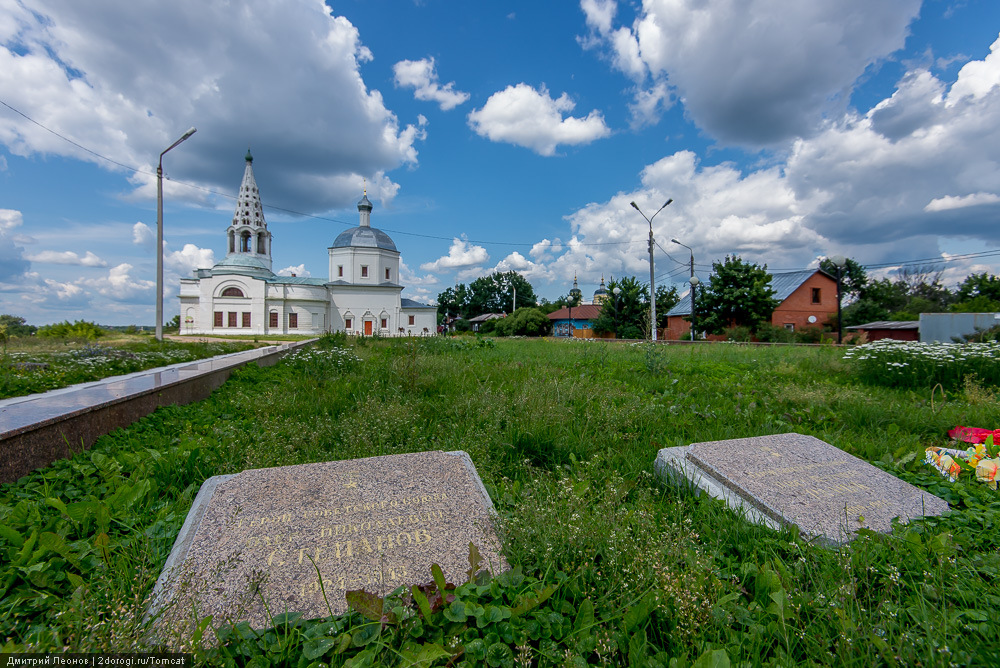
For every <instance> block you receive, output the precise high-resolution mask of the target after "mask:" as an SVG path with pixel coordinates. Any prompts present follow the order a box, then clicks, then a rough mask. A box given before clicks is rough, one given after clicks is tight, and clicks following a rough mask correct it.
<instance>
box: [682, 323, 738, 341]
mask: <svg viewBox="0 0 1000 668" xmlns="http://www.w3.org/2000/svg"><path fill="white" fill-rule="evenodd" d="M722 333H723V334H725V336H726V341H741V342H743V343H746V342H748V341H750V340H752V338H753V332H751V331H750V328H749V327H744V326H742V325H737V326H736V327H728V328H726V329H725V330H723V332H722ZM688 338H690V337H688Z"/></svg>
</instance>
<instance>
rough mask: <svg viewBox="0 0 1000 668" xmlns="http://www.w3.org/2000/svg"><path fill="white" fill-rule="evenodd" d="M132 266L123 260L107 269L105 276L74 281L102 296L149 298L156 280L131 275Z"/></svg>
mask: <svg viewBox="0 0 1000 668" xmlns="http://www.w3.org/2000/svg"><path fill="white" fill-rule="evenodd" d="M132 270H133V267H132V265H130V264H129V263H127V262H123V263H121V264H119V265H117V266H115V267H112V268H111V269H110V270H109V271H108V275H107V276H101V277H98V278H82V279H80V280H78V281H75V287H76V288H81V289H83V288H89V289H90V290H92V291H94V292H96V293H97V294H99V295H102V296H104V297H110V298H113V299H116V300H119V301H126V302H134V301H136V299H137V298H139V299H140V300H145V299H149V298H151V297H152V295H153V293H154V292H155V290H154V289H155V288H156V282H155V281H148V280H145V279H140V278H134V277H133V276H132Z"/></svg>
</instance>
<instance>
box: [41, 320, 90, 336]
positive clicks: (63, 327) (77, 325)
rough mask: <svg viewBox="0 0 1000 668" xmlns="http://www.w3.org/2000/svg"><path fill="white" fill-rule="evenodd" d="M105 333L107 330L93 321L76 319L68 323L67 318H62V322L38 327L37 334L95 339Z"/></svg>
mask: <svg viewBox="0 0 1000 668" xmlns="http://www.w3.org/2000/svg"><path fill="white" fill-rule="evenodd" d="M105 334H107V331H106V330H104V329H101V327H100V326H98V325H97V324H95V323H92V322H87V321H86V320H77V321H76V322H74V323H70V321H69V320H64V321H62V322H57V323H55V324H52V325H43V326H42V327H39V328H38V336H48V337H58V338H65V339H69V338H78V339H90V340H93V339H96V338H100V337H102V336H104V335H105Z"/></svg>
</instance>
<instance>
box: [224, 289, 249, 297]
mask: <svg viewBox="0 0 1000 668" xmlns="http://www.w3.org/2000/svg"><path fill="white" fill-rule="evenodd" d="M222 296H223V297H243V296H244V294H243V291H242V290H240V289H239V288H226V289H225V290H223V291H222Z"/></svg>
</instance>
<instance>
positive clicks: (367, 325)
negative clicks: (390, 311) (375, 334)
mask: <svg viewBox="0 0 1000 668" xmlns="http://www.w3.org/2000/svg"><path fill="white" fill-rule="evenodd" d="M371 335H372V321H371V320H365V336H371Z"/></svg>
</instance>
